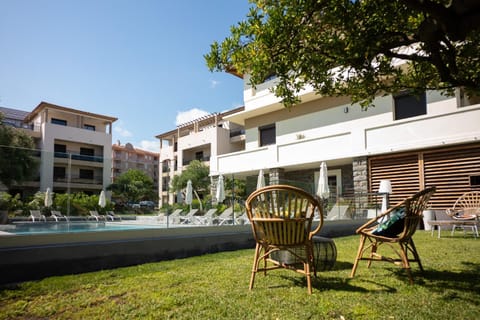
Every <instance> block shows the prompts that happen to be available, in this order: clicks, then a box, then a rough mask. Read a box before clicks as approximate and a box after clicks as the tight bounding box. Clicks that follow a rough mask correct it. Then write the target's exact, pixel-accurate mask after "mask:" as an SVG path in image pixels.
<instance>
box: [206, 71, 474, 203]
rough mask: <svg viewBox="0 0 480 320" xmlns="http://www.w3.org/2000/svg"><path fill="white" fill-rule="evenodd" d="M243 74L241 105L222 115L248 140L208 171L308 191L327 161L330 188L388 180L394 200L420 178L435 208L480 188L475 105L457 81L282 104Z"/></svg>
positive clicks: (371, 187) (345, 189)
mask: <svg viewBox="0 0 480 320" xmlns="http://www.w3.org/2000/svg"><path fill="white" fill-rule="evenodd" d="M275 81H276V80H275V79H273V80H270V81H269V82H266V83H264V84H262V85H261V86H258V87H257V88H252V87H251V86H249V85H248V78H246V79H245V86H244V103H245V109H244V110H243V111H241V112H238V113H235V114H232V115H230V116H228V117H226V119H227V120H228V121H230V122H233V123H236V124H238V125H240V126H243V127H244V128H245V149H244V150H241V151H237V152H232V153H224V154H218V155H216V156H215V157H214V158H213V157H212V159H211V163H210V168H211V172H212V173H222V174H233V175H235V176H237V177H248V176H254V175H256V174H257V173H258V171H259V170H260V169H263V170H264V171H265V172H268V173H269V178H270V184H273V183H281V182H286V183H292V184H297V185H299V186H303V187H305V188H307V189H311V190H310V191H312V192H314V191H315V190H314V189H315V185H316V180H317V179H318V171H319V166H320V163H321V162H322V161H326V163H327V165H328V172H329V184H330V188H331V190H332V192H333V196H336V197H339V196H342V195H346V194H355V193H357V194H360V193H369V192H377V191H378V185H379V182H380V180H382V179H389V180H391V181H392V186H393V194H392V195H391V198H392V201H396V200H400V199H402V198H403V197H405V196H407V195H410V194H412V193H414V192H416V191H417V190H420V189H422V188H424V187H426V186H433V185H435V186H436V187H437V192H436V194H435V196H434V198H433V199H432V202H431V203H432V205H433V206H434V207H435V208H446V207H449V206H450V205H452V204H453V202H454V200H455V199H457V198H458V197H459V196H460V195H461V194H462V193H463V192H466V191H470V190H472V189H480V104H479V102H480V101H479V99H468V98H467V97H465V96H464V95H463V94H462V92H461V90H458V91H457V95H456V96H454V97H445V96H442V95H440V94H439V93H438V92H426V93H425V94H424V95H421V96H419V97H414V96H411V95H408V94H405V95H400V96H395V97H393V96H385V97H379V98H377V99H375V101H374V105H375V107H371V108H369V109H368V110H365V111H363V110H362V109H361V107H360V106H359V105H351V101H350V99H349V98H348V97H321V96H318V95H316V94H314V93H313V91H312V90H309V89H307V90H305V91H304V92H302V94H301V95H300V97H301V99H302V102H301V103H300V104H298V105H296V106H294V107H292V108H291V109H286V108H285V107H284V106H283V105H282V104H281V102H280V99H279V98H277V97H275V96H274V95H273V94H272V93H271V91H270V90H269V88H271V87H272V86H274V85H275Z"/></svg>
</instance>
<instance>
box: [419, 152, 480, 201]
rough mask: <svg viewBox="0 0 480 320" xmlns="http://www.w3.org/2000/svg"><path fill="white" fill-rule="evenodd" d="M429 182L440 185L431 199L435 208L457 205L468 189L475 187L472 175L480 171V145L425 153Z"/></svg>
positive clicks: (426, 173) (425, 169)
mask: <svg viewBox="0 0 480 320" xmlns="http://www.w3.org/2000/svg"><path fill="white" fill-rule="evenodd" d="M424 159H425V164H424V172H425V183H426V185H427V186H436V187H437V191H436V192H435V194H434V195H433V197H432V198H431V200H430V203H431V205H432V207H433V208H438V209H445V208H450V207H452V206H453V204H454V203H455V201H456V200H457V199H458V198H459V197H460V196H461V195H462V194H463V193H465V192H467V191H471V190H472V188H471V186H470V176H471V175H480V146H479V145H476V146H474V147H461V148H448V149H443V150H435V151H432V152H428V153H427V152H425V153H424Z"/></svg>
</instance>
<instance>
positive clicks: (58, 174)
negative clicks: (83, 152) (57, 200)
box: [53, 167, 65, 180]
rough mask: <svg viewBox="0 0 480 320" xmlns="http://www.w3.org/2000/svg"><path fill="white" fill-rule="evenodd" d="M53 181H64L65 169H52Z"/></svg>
mask: <svg viewBox="0 0 480 320" xmlns="http://www.w3.org/2000/svg"><path fill="white" fill-rule="evenodd" d="M53 179H54V180H57V179H65V167H53Z"/></svg>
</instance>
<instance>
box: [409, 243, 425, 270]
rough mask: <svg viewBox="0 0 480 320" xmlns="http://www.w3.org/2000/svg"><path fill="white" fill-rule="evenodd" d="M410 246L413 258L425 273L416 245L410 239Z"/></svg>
mask: <svg viewBox="0 0 480 320" xmlns="http://www.w3.org/2000/svg"><path fill="white" fill-rule="evenodd" d="M408 245H409V246H410V250H411V251H412V253H413V257H414V258H415V261H417V263H418V267H419V268H420V270H421V271H422V272H423V266H422V261H421V260H420V256H419V255H418V252H417V247H415V243H414V242H413V239H412V238H410V240H409V241H408Z"/></svg>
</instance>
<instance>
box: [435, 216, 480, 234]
mask: <svg viewBox="0 0 480 320" xmlns="http://www.w3.org/2000/svg"><path fill="white" fill-rule="evenodd" d="M428 223H429V224H430V225H431V226H432V236H433V232H434V231H435V227H437V230H438V238H440V232H441V227H442V226H451V227H452V235H453V233H454V232H455V229H456V228H458V227H462V228H464V230H465V227H471V228H472V232H473V236H474V237H475V238H478V227H477V224H478V221H477V220H431V221H428Z"/></svg>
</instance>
